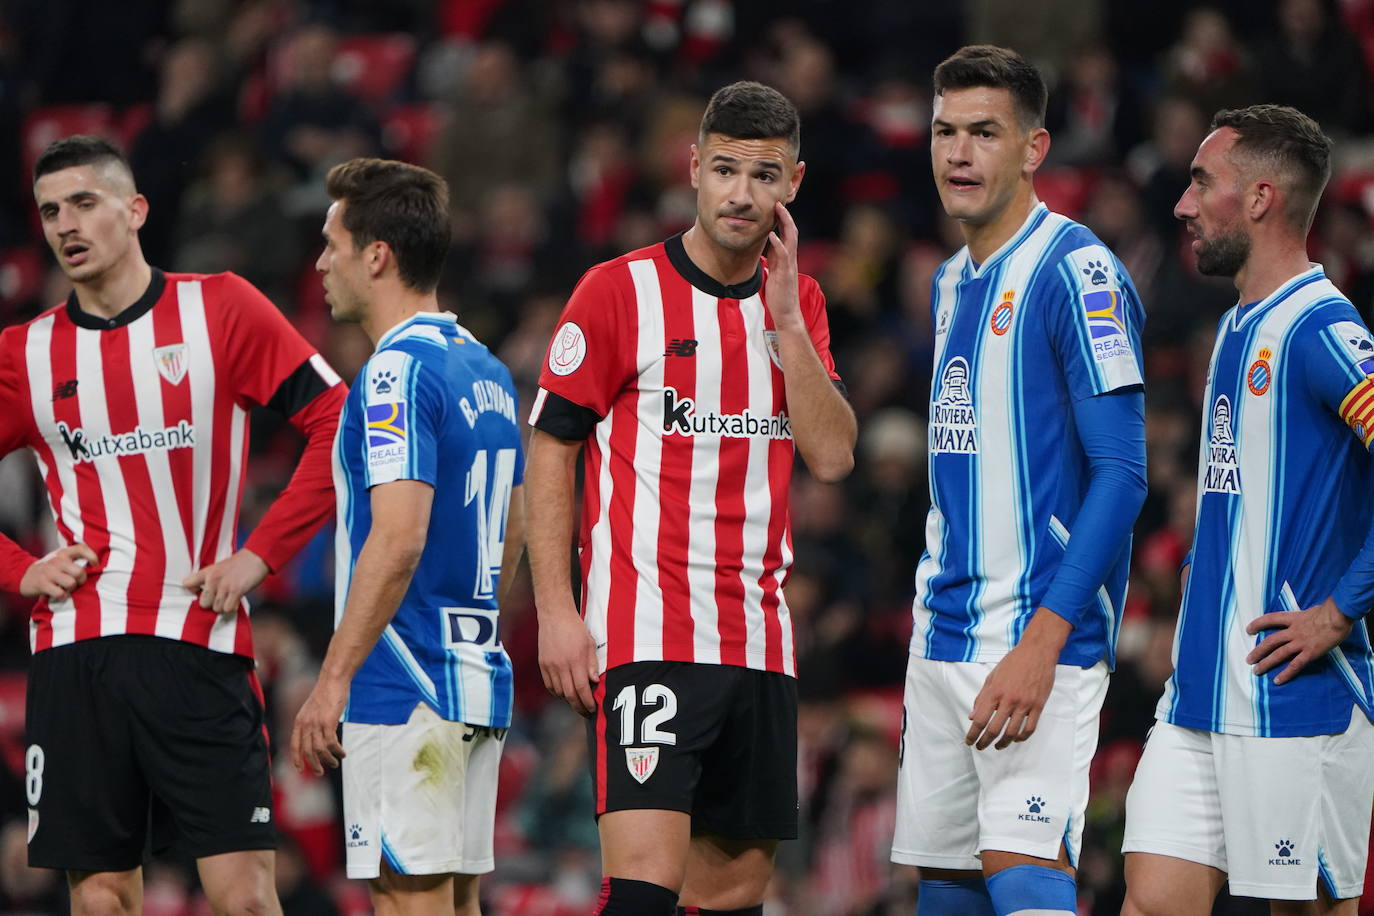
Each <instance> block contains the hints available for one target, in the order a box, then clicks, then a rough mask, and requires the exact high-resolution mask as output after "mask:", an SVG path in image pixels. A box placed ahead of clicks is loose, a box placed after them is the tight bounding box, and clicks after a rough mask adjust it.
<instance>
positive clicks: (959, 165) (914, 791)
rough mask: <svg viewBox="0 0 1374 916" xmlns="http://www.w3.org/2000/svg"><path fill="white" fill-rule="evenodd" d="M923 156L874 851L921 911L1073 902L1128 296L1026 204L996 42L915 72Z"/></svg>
mask: <svg viewBox="0 0 1374 916" xmlns="http://www.w3.org/2000/svg"><path fill="white" fill-rule="evenodd" d="M934 83H935V105H934V117H933V121H932V125H931V145H930V153H931V165H932V167H933V171H934V175H935V184H936V187H937V189H938V191H939V194H940V199H941V202H942V203H943V205H944V208H945V211H946V212H947V213H948V214H949V215H950V216H952V217H953V218H954V219H956V220H958V221H959V225H960V228H961V229H962V230H963V234H964V239H965V240H966V242H967V243H968V244H967V246H966V247H964V248H963V249H961V250H960V251H959V252H958V253H957V254H955V255H954V257H952V258H950V259H949V260H948V261H946V262H945V263H944V264H943V265H941V267H940V268H939V270H938V271H937V272H936V274H935V278H934V280H933V295H932V306H931V307H932V319H933V326H934V328H935V368H934V375H933V377H932V384H931V396H930V419H929V422H930V425H929V449H930V472H929V473H930V490H931V492H930V497H931V509H930V514H929V517H928V519H927V523H926V550H925V553H924V555H923V556H922V557H921V561H920V564H919V566H918V567H917V570H916V595H915V601H914V607H913V614H914V618H915V621H914V629H913V633H912V638H911V653H910V658H909V661H908V664H907V677H906V695H905V711H904V729H903V732H904V733H903V740H902V758H901V767H900V771H899V776H898V812H897V826H896V831H895V838H894V841H893V846H892V859H893V861H894V862H899V863H903V864H907V865H917V866H920V869H921V879H922V880H921V883H920V890H919V897H918V901H919V902H918V905H917V906H918V909H917V912H918V913H920V914H921V916H944V914H960V916H969V914H973V916H979V914H988V916H990V914H992V913H994V912H995V913H997V914H998V916H1004V914H1009V913H1018V912H1033V913H1036V914H1058V913H1074V912H1076V911H1077V903H1076V887H1075V881H1074V869H1075V865H1076V861H1077V856H1078V850H1079V846H1080V843H1081V841H1082V831H1083V812H1084V808H1085V806H1086V803H1087V797H1088V765H1089V763H1090V762H1091V760H1092V755H1093V750H1094V748H1095V747H1096V744H1097V718H1098V711H1099V709H1100V708H1101V706H1102V699H1103V696H1104V695H1105V693H1106V689H1107V672H1108V670H1109V669H1110V667H1111V665H1112V663H1113V653H1114V650H1115V643H1116V632H1117V627H1118V625H1119V623H1120V620H1121V605H1122V600H1123V598H1124V592H1125V586H1126V567H1127V562H1128V559H1129V548H1128V544H1129V541H1130V531H1131V525H1132V523H1133V522H1134V521H1135V517H1136V514H1137V512H1138V511H1139V510H1140V505H1141V503H1142V501H1143V500H1144V497H1145V437H1144V403H1143V402H1144V396H1143V393H1142V389H1141V364H1140V356H1139V353H1140V329H1141V324H1142V322H1143V320H1144V313H1143V310H1142V308H1141V305H1140V301H1139V299H1138V297H1137V296H1136V292H1135V288H1134V286H1133V285H1132V284H1131V279H1130V277H1129V276H1127V274H1126V271H1125V269H1124V268H1123V267H1122V266H1121V263H1120V261H1118V260H1117V258H1116V257H1115V256H1114V255H1113V254H1112V253H1111V252H1110V251H1108V250H1107V249H1106V247H1104V246H1103V245H1102V243H1101V242H1100V241H1098V240H1097V238H1096V237H1094V236H1093V234H1092V233H1091V232H1089V231H1088V230H1087V229H1085V228H1084V227H1083V226H1080V225H1078V224H1077V223H1075V222H1073V221H1072V220H1069V219H1067V218H1065V217H1063V216H1060V215H1058V214H1056V213H1052V212H1050V211H1049V210H1048V209H1047V208H1046V207H1045V205H1044V204H1042V203H1040V202H1039V201H1037V199H1036V196H1035V188H1034V184H1033V179H1034V176H1035V171H1036V169H1037V168H1038V167H1039V166H1040V164H1041V163H1042V162H1043V161H1044V158H1045V154H1046V152H1048V150H1049V146H1050V138H1049V135H1048V134H1047V133H1046V131H1045V129H1044V127H1043V126H1042V125H1043V124H1044V116H1045V100H1046V92H1045V84H1044V82H1043V81H1042V80H1041V78H1040V74H1039V73H1038V72H1037V71H1036V70H1035V68H1034V67H1032V66H1031V65H1030V64H1029V63H1027V62H1026V60H1025V59H1024V58H1022V57H1021V56H1020V55H1018V54H1017V53H1016V52H1014V51H1010V50H1007V49H1005V48H998V47H992V46H987V45H981V46H970V47H965V48H962V49H960V50H959V51H958V52H956V53H955V54H954V55H953V56H951V57H950V58H949V59H947V60H945V61H944V62H943V63H942V64H940V66H939V67H937V68H936V70H935V78H934Z"/></svg>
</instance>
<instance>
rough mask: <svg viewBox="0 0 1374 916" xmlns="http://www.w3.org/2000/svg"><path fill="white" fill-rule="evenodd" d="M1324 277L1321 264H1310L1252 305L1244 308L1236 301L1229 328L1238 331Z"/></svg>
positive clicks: (1324, 272) (1324, 273)
mask: <svg viewBox="0 0 1374 916" xmlns="http://www.w3.org/2000/svg"><path fill="white" fill-rule="evenodd" d="M1325 279H1326V271H1325V270H1323V269H1322V266H1321V265H1320V264H1311V266H1309V267H1308V268H1307V270H1305V271H1303V272H1302V273H1300V274H1298V275H1297V276H1296V277H1294V278H1292V279H1291V280H1289V281H1288V282H1287V283H1285V284H1283V285H1282V286H1280V287H1279V288H1278V289H1276V290H1274V291H1273V292H1272V293H1270V294H1269V295H1268V296H1266V297H1265V298H1263V299H1261V300H1260V301H1259V302H1256V303H1255V304H1253V305H1245V306H1244V308H1242V305H1243V303H1239V302H1238V303H1236V305H1235V307H1234V308H1232V309H1231V320H1230V321H1229V322H1228V324H1229V325H1230V329H1231V330H1232V331H1239V330H1240V329H1241V328H1243V327H1245V326H1246V325H1247V324H1249V323H1250V322H1252V321H1254V320H1255V316H1256V315H1259V314H1262V313H1264V312H1267V311H1269V310H1270V309H1271V308H1273V307H1274V306H1276V305H1278V304H1279V303H1280V302H1282V301H1283V300H1285V299H1287V298H1288V297H1289V296H1291V295H1293V294H1294V293H1296V292H1297V291H1298V290H1300V289H1302V288H1303V287H1304V286H1307V285H1308V284H1309V283H1315V282H1317V281H1318V280H1325Z"/></svg>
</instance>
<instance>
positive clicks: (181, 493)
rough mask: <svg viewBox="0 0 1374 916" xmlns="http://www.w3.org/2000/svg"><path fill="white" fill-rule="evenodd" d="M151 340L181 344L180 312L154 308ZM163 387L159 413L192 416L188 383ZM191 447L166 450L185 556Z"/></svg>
mask: <svg viewBox="0 0 1374 916" xmlns="http://www.w3.org/2000/svg"><path fill="white" fill-rule="evenodd" d="M152 319H153V339H154V341H155V342H156V343H157V346H159V347H170V346H172V345H174V344H179V343H184V342H185V335H184V333H183V331H182V329H181V311H180V310H179V309H176V308H165V307H164V308H155V309H153V311H152ZM160 385H161V389H162V415H163V417H164V418H168V417H189V416H191V385H190V383H189V381H187V380H185V379H183V380H182V382H181V384H179V385H169V384H167V383H166V382H165V381H161V382H160ZM194 452H195V450H194V449H189V448H174V449H169V450H168V452H167V464H168V466H169V468H170V470H171V473H172V490H173V492H174V493H175V494H176V505H177V511H178V514H179V515H180V516H181V530H182V533H183V534H184V535H185V537H186V555H187V556H190V555H191V551H192V550H194V549H195V534H194V533H193V532H194V531H195V519H194V518H193V516H192V507H193V506H194V505H195V490H194V487H193V483H192V481H194V480H195V463H194V462H195V456H194Z"/></svg>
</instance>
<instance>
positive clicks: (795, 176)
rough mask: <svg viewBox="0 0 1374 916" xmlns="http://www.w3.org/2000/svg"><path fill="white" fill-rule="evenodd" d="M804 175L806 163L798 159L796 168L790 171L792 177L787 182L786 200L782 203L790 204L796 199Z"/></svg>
mask: <svg viewBox="0 0 1374 916" xmlns="http://www.w3.org/2000/svg"><path fill="white" fill-rule="evenodd" d="M805 175H806V163H805V162H803V161H801V160H800V159H798V160H797V166H796V168H794V169H792V177H791V179H790V180H789V182H788V184H789V187H788V189H787V200H785V201H783V203H789V204H790V203H791V202H792V201H794V200H796V199H797V191H798V190H799V189H800V188H801V183H802V178H803V177H805Z"/></svg>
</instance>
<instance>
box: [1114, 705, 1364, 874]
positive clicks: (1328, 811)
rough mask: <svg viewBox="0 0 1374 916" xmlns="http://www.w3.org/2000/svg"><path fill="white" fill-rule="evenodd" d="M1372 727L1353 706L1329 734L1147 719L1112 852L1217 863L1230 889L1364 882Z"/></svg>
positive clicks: (1211, 864) (1214, 864) (1215, 864)
mask: <svg viewBox="0 0 1374 916" xmlns="http://www.w3.org/2000/svg"><path fill="white" fill-rule="evenodd" d="M1371 759H1374V727H1371V726H1370V724H1369V720H1367V719H1366V718H1365V717H1364V715H1363V714H1362V713H1360V712H1359V711H1358V710H1357V711H1355V713H1354V715H1353V716H1352V718H1351V721H1350V728H1349V729H1348V730H1346V731H1345V732H1343V733H1341V734H1339V735H1317V736H1314V737H1311V738H1250V737H1245V736H1241V735H1222V734H1217V733H1215V732H1208V731H1200V730H1198V729H1192V728H1180V727H1179V726H1177V725H1170V724H1169V723H1168V722H1157V723H1155V727H1154V728H1152V729H1151V730H1150V737H1149V739H1148V740H1147V741H1146V742H1145V753H1144V754H1143V755H1142V756H1141V758H1140V765H1139V766H1138V767H1137V768H1136V771H1135V781H1134V782H1133V783H1131V791H1130V793H1129V794H1128V795H1127V796H1126V835H1125V838H1124V839H1123V841H1122V844H1121V848H1122V851H1123V852H1149V853H1156V854H1158V855H1165V856H1173V857H1174V858H1177V859H1186V860H1188V861H1190V862H1198V863H1200V864H1202V865H1210V866H1211V867H1213V868H1216V869H1219V870H1221V871H1223V872H1226V873H1227V875H1228V877H1229V879H1230V884H1231V893H1233V894H1236V895H1239V896H1242V897H1261V898H1264V899H1269V900H1315V899H1316V897H1317V879H1318V876H1320V878H1321V880H1322V882H1323V883H1325V884H1326V888H1327V891H1328V892H1329V893H1330V894H1331V895H1332V896H1333V897H1334V898H1335V899H1337V900H1344V899H1346V898H1347V897H1356V896H1358V895H1359V894H1360V891H1361V890H1362V889H1363V887H1364V868H1365V858H1366V855H1367V853H1368V850H1369V813H1370V805H1371V803H1374V768H1372V767H1371V766H1370V763H1371Z"/></svg>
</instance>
